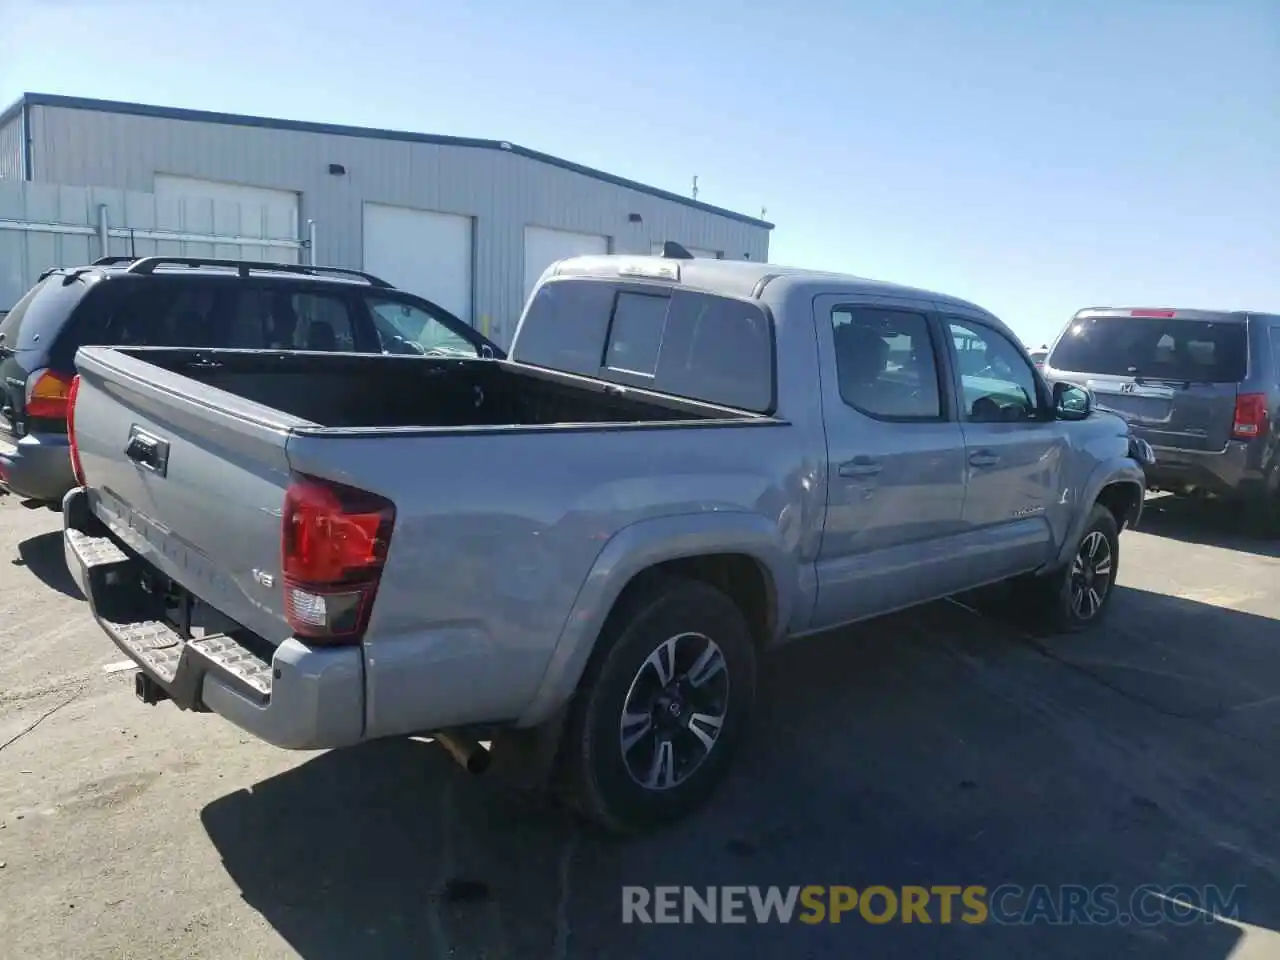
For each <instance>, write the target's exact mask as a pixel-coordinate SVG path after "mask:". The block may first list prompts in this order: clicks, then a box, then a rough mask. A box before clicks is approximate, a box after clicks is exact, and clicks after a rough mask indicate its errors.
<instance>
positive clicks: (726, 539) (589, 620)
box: [517, 511, 796, 727]
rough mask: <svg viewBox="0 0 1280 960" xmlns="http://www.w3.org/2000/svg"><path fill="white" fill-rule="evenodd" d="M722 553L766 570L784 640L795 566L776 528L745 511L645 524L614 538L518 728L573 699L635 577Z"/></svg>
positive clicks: (592, 574) (587, 582)
mask: <svg viewBox="0 0 1280 960" xmlns="http://www.w3.org/2000/svg"><path fill="white" fill-rule="evenodd" d="M715 553H741V554H745V555H747V556H750V557H752V558H754V559H755V560H757V561H758V562H759V563H761V564H762V565H763V567H764V568H765V570H766V571H767V572H768V574H769V576H770V577H771V578H772V580H773V587H774V593H775V600H776V605H777V606H776V613H777V615H776V617H775V625H774V636H773V637H772V638H771V639H773V640H776V639H778V637H779V636H780V634H781V633H782V632H784V631H785V630H786V628H787V624H788V623H789V622H790V619H791V611H792V605H793V603H794V602H795V594H796V565H795V562H794V561H793V560H792V558H791V556H790V554H788V553H787V552H786V550H785V549H784V548H783V546H782V542H781V537H780V536H779V533H778V529H777V527H776V526H775V525H774V524H773V523H771V522H770V521H769V520H768V519H766V518H765V517H763V516H761V515H759V514H755V513H746V512H741V511H717V512H715V513H695V514H682V515H679V516H673V517H658V518H654V519H652V520H640V521H637V522H636V523H633V524H631V525H630V526H627V527H624V528H623V529H621V530H619V531H618V532H617V533H615V534H614V535H613V536H612V537H611V538H610V539H609V541H608V542H607V543H606V544H605V545H604V548H603V549H602V550H601V551H600V554H599V556H598V557H597V558H596V561H595V563H594V564H593V565H592V567H591V571H590V572H589V573H588V574H587V578H586V580H585V581H584V582H583V584H582V587H581V589H580V590H579V591H578V596H577V599H576V600H575V601H574V604H573V608H572V610H571V611H570V612H569V616H568V619H567V620H566V621H565V624H564V627H563V629H562V630H561V633H560V637H559V639H558V640H557V642H556V646H555V650H554V651H553V652H552V654H551V659H550V661H549V663H548V664H547V670H546V673H545V674H544V675H543V677H542V681H541V682H540V684H539V685H538V689H537V691H536V692H535V693H534V695H533V698H532V699H531V700H530V701H529V705H528V706H527V707H526V708H525V711H524V713H523V714H522V715H521V716H520V718H519V720H517V726H520V727H529V726H534V725H536V724H539V723H542V722H543V721H545V720H546V719H548V718H549V717H550V716H551V715H552V714H554V713H555V711H556V710H557V709H558V708H559V707H560V706H562V705H563V704H564V703H565V702H566V701H567V700H568V699H569V697H570V696H572V695H573V691H574V689H575V688H576V687H577V685H578V680H579V679H580V678H581V676H582V673H583V671H584V670H585V669H586V666H587V661H588V659H589V658H590V656H591V652H592V650H593V649H594V648H595V644H596V639H597V638H598V637H599V635H600V631H601V630H602V629H603V627H604V623H605V619H606V618H607V617H608V616H609V611H610V610H612V609H613V605H614V602H615V601H616V600H617V599H618V596H619V595H620V594H621V593H622V591H623V589H624V588H625V587H626V585H627V584H628V583H630V582H631V580H632V578H633V577H635V576H636V575H637V574H638V573H640V572H642V571H644V570H647V569H648V568H650V567H653V566H655V565H657V564H659V563H663V562H665V561H668V560H676V559H679V558H682V557H696V556H705V555H707V554H715Z"/></svg>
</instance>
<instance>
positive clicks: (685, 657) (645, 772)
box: [564, 579, 756, 833]
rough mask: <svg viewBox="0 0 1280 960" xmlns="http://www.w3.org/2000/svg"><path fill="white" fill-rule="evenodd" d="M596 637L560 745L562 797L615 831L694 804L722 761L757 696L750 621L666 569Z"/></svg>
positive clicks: (675, 814) (720, 771) (709, 590)
mask: <svg viewBox="0 0 1280 960" xmlns="http://www.w3.org/2000/svg"><path fill="white" fill-rule="evenodd" d="M611 620H612V621H614V622H612V623H610V625H609V626H608V627H607V628H606V633H605V635H602V636H601V637H600V640H599V643H600V644H601V649H600V656H599V657H598V658H597V659H595V660H594V661H593V663H592V664H591V665H590V666H589V667H588V670H587V673H586V675H584V677H583V679H582V682H581V683H580V685H579V689H578V694H577V698H576V700H575V702H574V705H573V708H572V712H571V715H570V721H569V727H568V730H567V736H566V740H565V744H564V750H565V753H564V759H565V762H566V767H567V773H568V784H567V786H568V790H569V798H570V800H571V801H572V802H573V804H574V806H575V807H577V808H578V810H579V811H580V812H581V813H582V814H583V815H584V816H586V817H588V818H589V819H591V820H593V821H595V822H597V823H599V824H600V825H602V826H604V827H605V828H606V829H608V830H611V831H613V832H617V833H623V832H630V831H634V830H640V829H643V828H645V827H650V826H655V825H657V824H660V823H663V822H669V821H672V820H676V819H678V818H680V817H682V816H684V815H685V814H687V813H690V812H691V811H692V810H694V809H695V808H696V807H698V806H700V805H701V804H702V803H703V802H704V801H705V800H706V799H707V798H708V797H709V796H710V794H711V793H712V791H713V790H714V789H715V787H716V785H717V784H718V783H719V781H720V780H721V779H722V777H723V775H724V773H725V771H726V769H727V768H728V766H729V762H730V759H731V757H732V754H733V752H734V748H735V747H736V746H737V743H738V741H739V739H740V738H741V736H742V733H743V732H744V730H745V729H746V726H747V722H748V719H749V716H750V714H751V709H752V706H753V703H754V700H755V680H756V659H755V656H756V654H755V644H754V643H753V640H752V636H751V631H750V629H749V627H748V625H747V621H746V619H745V618H744V617H743V615H742V612H741V611H740V610H739V609H738V607H737V606H736V605H735V604H734V603H733V602H732V601H731V600H730V599H729V598H728V597H726V596H725V595H724V594H723V593H721V592H720V591H719V590H716V589H715V588H713V587H710V586H708V585H706V584H704V583H700V582H697V581H689V580H671V579H665V580H663V581H660V582H659V583H657V584H655V585H654V586H652V587H650V588H649V589H647V590H646V591H645V592H644V593H643V594H642V595H640V596H638V597H636V598H634V601H633V602H630V603H628V604H627V607H626V609H625V611H623V612H622V615H621V616H618V617H616V618H611Z"/></svg>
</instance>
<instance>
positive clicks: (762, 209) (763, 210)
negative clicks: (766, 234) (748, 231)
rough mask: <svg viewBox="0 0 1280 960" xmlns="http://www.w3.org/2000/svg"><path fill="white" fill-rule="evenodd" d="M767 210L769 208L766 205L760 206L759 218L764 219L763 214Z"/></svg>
mask: <svg viewBox="0 0 1280 960" xmlns="http://www.w3.org/2000/svg"><path fill="white" fill-rule="evenodd" d="M768 212H769V208H768V207H761V208H760V219H761V220H763V219H764V215H765V214H766V213H768Z"/></svg>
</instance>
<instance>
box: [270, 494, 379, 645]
mask: <svg viewBox="0 0 1280 960" xmlns="http://www.w3.org/2000/svg"><path fill="white" fill-rule="evenodd" d="M395 521H396V508H395V504H393V503H392V502H391V501H390V500H387V499H385V498H384V497H380V496H378V495H377V494H374V493H369V492H367V491H364V490H357V489H355V488H354V487H348V486H345V485H343V484H339V483H334V482H332V481H329V480H319V479H317V478H315V477H307V476H300V475H295V476H294V478H293V481H292V482H291V483H290V484H289V488H288V490H287V491H285V497H284V514H283V521H282V528H281V568H280V569H281V574H282V579H283V581H284V614H285V619H286V620H288V621H289V626H290V627H292V628H293V631H294V633H295V634H297V635H298V636H299V637H305V638H307V639H309V640H312V641H315V642H320V643H325V642H328V643H359V642H360V638H361V636H362V635H363V634H364V631H365V627H367V626H368V624H369V613H370V611H371V610H372V608H373V601H374V597H375V596H376V595H377V592H378V581H379V580H380V579H381V577H382V568H383V565H384V564H385V563H386V559H387V548H388V547H389V546H390V544H391V529H392V527H393V526H395Z"/></svg>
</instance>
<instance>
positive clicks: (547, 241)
mask: <svg viewBox="0 0 1280 960" xmlns="http://www.w3.org/2000/svg"><path fill="white" fill-rule="evenodd" d="M608 252H609V238H608V237H601V236H598V235H597V234H594V233H571V232H570V231H568V230H552V229H550V228H548V227H525V228H524V295H525V298H526V299H527V298H528V296H529V294H530V293H532V292H533V288H534V285H535V284H536V283H537V282H538V278H539V277H541V276H542V271H544V270H546V269H547V267H549V266H551V265H552V264H553V263H555V262H556V261H557V260H564V259H566V258H568V257H584V256H588V255H590V254H596V253H608Z"/></svg>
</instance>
